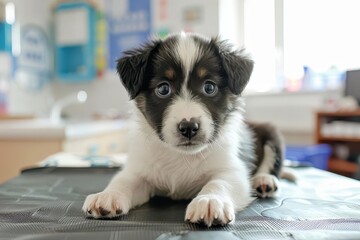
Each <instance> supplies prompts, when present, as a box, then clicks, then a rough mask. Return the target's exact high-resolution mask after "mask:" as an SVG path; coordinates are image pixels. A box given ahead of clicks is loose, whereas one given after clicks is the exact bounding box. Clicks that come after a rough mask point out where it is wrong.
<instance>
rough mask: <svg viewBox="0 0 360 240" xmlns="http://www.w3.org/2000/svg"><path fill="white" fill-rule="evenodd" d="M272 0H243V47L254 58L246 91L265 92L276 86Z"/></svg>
mask: <svg viewBox="0 0 360 240" xmlns="http://www.w3.org/2000/svg"><path fill="white" fill-rule="evenodd" d="M274 29H275V16H274V1H273V0H268V1H262V0H251V1H246V2H245V39H244V42H245V48H246V50H247V51H248V52H250V54H251V57H252V58H253V59H254V60H255V66H254V71H253V74H252V76H251V81H250V83H249V85H248V86H247V91H250V92H251V91H256V92H266V91H269V90H272V89H274V87H276V78H275V32H274Z"/></svg>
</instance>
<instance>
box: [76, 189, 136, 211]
mask: <svg viewBox="0 0 360 240" xmlns="http://www.w3.org/2000/svg"><path fill="white" fill-rule="evenodd" d="M82 210H83V211H84V212H85V213H86V214H87V215H88V216H91V217H94V218H113V217H116V216H119V215H122V214H127V213H128V212H129V210H130V200H129V199H128V197H126V196H124V195H123V194H122V193H120V192H117V191H110V190H105V191H103V192H99V193H96V194H91V195H89V196H87V198H86V200H85V202H84V205H83V207H82Z"/></svg>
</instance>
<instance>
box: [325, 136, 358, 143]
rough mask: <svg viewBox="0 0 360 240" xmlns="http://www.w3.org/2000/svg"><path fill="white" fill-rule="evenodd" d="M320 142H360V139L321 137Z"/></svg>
mask: <svg viewBox="0 0 360 240" xmlns="http://www.w3.org/2000/svg"><path fill="white" fill-rule="evenodd" d="M318 141H321V142H360V138H355V137H354V138H351V137H323V136H320V137H319V139H318Z"/></svg>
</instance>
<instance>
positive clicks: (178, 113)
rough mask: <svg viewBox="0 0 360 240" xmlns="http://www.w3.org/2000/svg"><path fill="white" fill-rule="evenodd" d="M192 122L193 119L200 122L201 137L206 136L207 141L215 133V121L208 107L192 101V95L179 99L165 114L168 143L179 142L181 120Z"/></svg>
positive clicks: (165, 134)
mask: <svg viewBox="0 0 360 240" xmlns="http://www.w3.org/2000/svg"><path fill="white" fill-rule="evenodd" d="M184 118H185V119H186V120H188V121H190V119H191V118H197V119H198V120H199V121H200V131H199V133H198V134H199V135H200V134H203V135H204V140H205V141H207V140H209V138H210V137H211V136H212V134H213V132H214V127H213V121H212V119H211V116H210V113H209V112H208V111H207V109H206V107H205V106H204V105H202V104H201V103H199V102H197V101H195V100H193V99H191V95H190V93H187V94H185V95H184V94H183V95H182V96H181V97H178V98H177V99H176V100H175V101H174V103H173V104H172V105H170V106H169V107H168V109H167V111H166V113H165V116H164V120H163V126H164V127H163V129H162V131H163V136H164V140H165V142H167V143H170V144H172V145H176V144H178V142H179V136H180V135H179V132H178V124H179V123H180V122H181V120H183V119H184Z"/></svg>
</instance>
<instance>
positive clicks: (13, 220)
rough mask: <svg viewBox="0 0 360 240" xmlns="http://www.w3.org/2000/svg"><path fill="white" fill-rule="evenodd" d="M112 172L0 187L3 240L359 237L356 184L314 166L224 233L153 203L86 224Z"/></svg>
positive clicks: (37, 176)
mask: <svg viewBox="0 0 360 240" xmlns="http://www.w3.org/2000/svg"><path fill="white" fill-rule="evenodd" d="M116 171H117V170H116V169H106V168H86V169H67V168H40V169H33V170H29V171H25V172H23V173H22V174H21V175H20V176H18V177H16V178H14V179H12V180H10V181H8V182H6V183H4V184H2V185H0V239H87V240H91V239H113V240H115V239H161V240H164V239H169V240H180V239H360V182H359V181H356V180H352V179H349V178H345V177H341V176H338V175H335V174H332V173H328V172H325V171H321V170H317V169H313V168H300V169H296V170H294V171H295V173H296V175H297V177H298V180H297V182H296V183H292V182H288V181H285V180H281V183H280V184H281V188H282V191H281V192H280V194H279V196H278V197H277V198H275V199H257V200H256V201H255V202H253V203H252V204H251V206H250V207H248V208H247V209H246V210H244V211H242V212H239V213H237V214H236V222H235V223H234V224H230V225H227V226H224V227H220V226H219V227H211V228H207V227H206V226H200V225H195V224H191V223H186V222H184V221H183V219H184V214H185V208H186V205H187V203H188V202H186V201H172V200H170V199H167V198H154V199H152V200H151V201H150V202H149V203H147V204H145V205H144V206H142V207H139V208H136V209H134V210H132V211H131V212H130V214H129V215H127V216H121V217H119V218H116V219H113V220H95V219H89V218H86V217H85V216H84V214H83V213H82V212H81V207H82V204H83V201H84V199H85V197H86V196H87V195H88V194H90V193H94V192H98V191H101V190H103V188H104V187H105V186H106V184H107V183H108V181H109V180H110V178H111V177H112V176H113V174H114V173H115V172H116Z"/></svg>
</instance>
